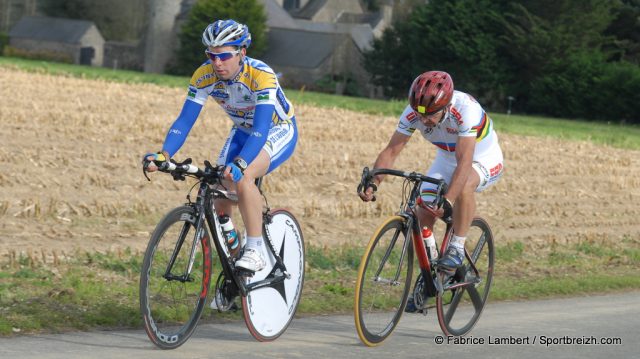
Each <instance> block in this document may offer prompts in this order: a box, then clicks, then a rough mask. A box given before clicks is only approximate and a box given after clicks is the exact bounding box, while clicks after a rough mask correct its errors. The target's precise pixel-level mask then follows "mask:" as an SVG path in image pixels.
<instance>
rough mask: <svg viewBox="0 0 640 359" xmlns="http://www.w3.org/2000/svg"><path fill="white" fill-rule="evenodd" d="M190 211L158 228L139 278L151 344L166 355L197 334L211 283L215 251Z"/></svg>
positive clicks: (168, 217) (176, 213) (172, 216)
mask: <svg viewBox="0 0 640 359" xmlns="http://www.w3.org/2000/svg"><path fill="white" fill-rule="evenodd" d="M195 226H196V213H195V210H194V208H192V207H189V206H183V207H178V208H176V209H174V210H172V211H171V212H169V213H168V214H167V215H166V216H165V217H164V218H163V219H162V221H160V223H159V224H158V225H157V226H156V229H155V231H154V232H153V234H152V235H151V239H150V240H149V245H148V246H147V250H146V252H145V255H144V262H143V264H142V272H141V275H140V311H141V312H142V317H143V319H144V329H145V331H146V332H147V335H148V336H149V339H151V341H152V342H153V343H154V344H155V345H157V346H158V347H160V348H162V349H174V348H177V347H179V346H180V345H182V344H183V343H184V342H185V341H186V340H187V339H189V337H190V336H191V334H192V333H193V331H194V330H195V328H196V324H197V323H198V320H199V319H200V315H201V314H202V310H203V309H204V306H205V301H206V299H207V293H208V292H209V283H210V282H211V259H212V258H211V245H210V242H209V238H208V234H207V230H206V228H205V226H204V225H202V226H200V229H198V228H196V227H195Z"/></svg>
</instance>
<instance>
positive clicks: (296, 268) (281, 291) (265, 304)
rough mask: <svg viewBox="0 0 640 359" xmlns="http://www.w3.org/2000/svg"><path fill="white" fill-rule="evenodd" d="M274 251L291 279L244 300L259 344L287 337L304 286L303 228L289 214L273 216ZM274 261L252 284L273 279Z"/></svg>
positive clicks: (280, 212) (248, 321)
mask: <svg viewBox="0 0 640 359" xmlns="http://www.w3.org/2000/svg"><path fill="white" fill-rule="evenodd" d="M268 228H269V235H270V237H271V240H272V242H273V245H274V248H275V249H276V250H277V251H278V254H279V256H280V258H282V260H283V262H284V264H285V266H286V268H287V272H288V273H289V274H290V275H291V277H290V278H289V279H285V280H284V282H280V283H277V284H272V285H269V286H266V287H261V288H259V289H254V290H252V291H250V292H249V293H248V294H247V296H245V297H242V311H243V314H244V321H245V324H246V325H247V329H249V332H250V333H251V335H252V336H253V337H254V338H255V339H256V340H258V341H261V342H268V341H273V340H275V339H277V338H278V337H280V336H281V335H282V333H284V332H285V331H286V330H287V328H288V327H289V324H290V323H291V320H292V319H293V317H294V315H295V313H296V310H297V308H298V304H299V303H300V296H301V294H302V287H303V285H304V274H305V272H304V264H305V250H304V237H303V235H302V230H301V229H300V224H299V223H298V221H297V220H296V218H295V217H294V216H293V214H291V213H290V212H289V211H287V210H284V209H278V210H274V211H272V212H271V223H269V224H268ZM274 264H275V259H274V258H273V256H271V255H270V256H269V258H268V260H267V266H266V267H265V269H263V270H262V271H260V272H258V273H255V274H254V276H253V277H252V278H250V279H249V281H250V282H258V281H261V280H263V279H265V278H267V277H268V276H273V275H274V270H273V268H274Z"/></svg>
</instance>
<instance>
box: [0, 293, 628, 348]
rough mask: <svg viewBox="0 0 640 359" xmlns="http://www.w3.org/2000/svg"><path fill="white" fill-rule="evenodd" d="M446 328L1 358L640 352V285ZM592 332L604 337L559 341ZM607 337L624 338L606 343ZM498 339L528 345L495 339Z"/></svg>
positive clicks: (323, 322)
mask: <svg viewBox="0 0 640 359" xmlns="http://www.w3.org/2000/svg"><path fill="white" fill-rule="evenodd" d="M441 335H442V333H441V331H440V329H439V327H438V324H437V318H436V316H435V312H434V313H430V314H429V315H428V316H427V317H424V316H422V315H420V314H412V315H405V316H404V317H403V318H402V321H401V322H400V324H399V325H398V327H397V329H396V331H395V332H394V333H393V335H392V337H391V338H389V339H388V340H387V341H386V342H385V343H383V344H382V345H381V346H379V347H375V348H367V347H364V346H363V345H362V344H361V343H360V341H359V339H358V337H357V335H356V332H355V328H354V324H353V317H352V316H348V315H345V316H326V317H312V318H301V319H295V320H294V321H293V322H292V325H291V326H290V327H289V329H288V330H287V332H286V333H285V334H283V336H282V337H280V338H279V339H278V340H276V341H274V342H270V343H259V342H256V341H255V340H254V339H253V337H251V335H250V334H249V333H248V331H247V329H246V327H245V326H244V322H238V323H229V324H205V325H201V326H200V327H199V328H198V329H197V331H196V333H195V334H194V336H193V337H191V339H190V340H189V341H187V343H186V344H184V345H183V346H182V347H180V348H178V349H176V350H172V351H163V350H159V349H156V348H155V347H154V346H153V345H152V344H151V342H150V341H149V340H148V339H147V337H146V334H145V333H144V331H142V330H133V331H123V332H115V331H109V332H88V333H72V334H62V335H36V336H20V337H15V338H3V339H0V358H38V359H47V358H67V359H76V358H78V359H79V358H109V359H113V358H127V359H132V358H136V359H139V358H140V359H142V358H154V359H160V358H221V357H233V358H332V359H337V358H353V357H356V358H367V359H369V358H398V359H399V358H446V359H462V358H516V357H517V358H535V359H539V358H554V359H560V358H572V359H573V358H580V359H583V358H610V359H613V358H638V357H640V355H639V352H640V292H630V293H624V294H615V295H604V296H590V297H581V298H563V299H552V300H542V301H533V302H500V303H491V302H490V303H489V304H488V306H487V308H486V309H485V312H484V314H483V316H482V318H481V319H480V322H479V323H478V325H477V326H476V327H475V328H474V330H473V331H472V332H471V335H470V336H468V337H466V339H467V343H463V344H461V343H458V344H454V343H449V344H447V343H446V341H447V339H446V338H444V341H445V343H444V344H440V345H438V344H436V343H435V342H436V341H438V340H439V339H440V336H441ZM592 337H593V338H595V340H596V341H598V344H592V345H580V344H555V343H557V342H558V341H565V342H566V341H567V340H572V339H575V338H581V339H582V338H589V339H591V338H592ZM602 338H611V339H612V340H613V341H617V340H619V341H621V344H599V341H601V340H602ZM498 340H514V341H515V340H520V341H529V344H508V343H507V344H495V343H496V342H497V341H498ZM534 340H535V344H534V343H533V341H534ZM482 342H484V343H482ZM547 344H551V345H547Z"/></svg>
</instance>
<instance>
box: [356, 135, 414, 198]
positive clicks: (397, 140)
mask: <svg viewBox="0 0 640 359" xmlns="http://www.w3.org/2000/svg"><path fill="white" fill-rule="evenodd" d="M410 139H411V136H407V135H405V134H402V133H400V132H394V133H393V135H392V136H391V139H390V140H389V143H388V144H387V147H385V148H384V149H383V150H382V151H381V152H380V154H378V158H376V162H375V163H374V165H373V168H392V167H393V164H394V163H395V161H396V158H398V155H399V154H400V152H402V150H403V149H404V146H405V145H406V144H407V142H409V140H410ZM383 179H384V175H377V176H375V177H374V179H373V182H374V184H375V185H376V186H378V185H379V184H380V183H381V182H382V180H383ZM374 192H375V191H374V189H373V188H372V187H367V188H366V189H365V190H364V191H363V192H362V193H361V194H360V198H362V200H363V201H366V202H368V201H371V200H372V199H373V193H374Z"/></svg>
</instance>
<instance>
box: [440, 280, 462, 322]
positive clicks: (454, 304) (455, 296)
mask: <svg viewBox="0 0 640 359" xmlns="http://www.w3.org/2000/svg"><path fill="white" fill-rule="evenodd" d="M463 295H464V287H460V288H457V289H455V292H454V293H452V298H451V302H449V307H448V308H447V314H446V315H445V317H444V318H445V319H444V321H445V323H447V324H449V323H451V318H452V317H453V314H454V313H455V312H456V309H457V308H458V304H460V300H461V299H462V296H463Z"/></svg>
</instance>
